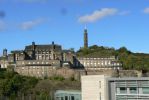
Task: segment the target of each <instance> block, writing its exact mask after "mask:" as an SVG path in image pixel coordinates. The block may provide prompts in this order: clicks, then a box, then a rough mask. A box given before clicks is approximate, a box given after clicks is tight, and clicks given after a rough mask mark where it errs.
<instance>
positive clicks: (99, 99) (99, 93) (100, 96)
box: [99, 92, 101, 100]
mask: <svg viewBox="0 0 149 100" xmlns="http://www.w3.org/2000/svg"><path fill="white" fill-rule="evenodd" d="M99 100H101V92H100V93H99Z"/></svg>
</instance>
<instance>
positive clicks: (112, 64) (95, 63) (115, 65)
mask: <svg viewBox="0 0 149 100" xmlns="http://www.w3.org/2000/svg"><path fill="white" fill-rule="evenodd" d="M76 66H82V67H84V68H85V69H86V70H102V69H104V70H106V69H115V70H116V69H118V70H119V69H122V64H121V63H120V62H119V61H118V60H117V59H116V58H115V57H109V58H78V62H76Z"/></svg>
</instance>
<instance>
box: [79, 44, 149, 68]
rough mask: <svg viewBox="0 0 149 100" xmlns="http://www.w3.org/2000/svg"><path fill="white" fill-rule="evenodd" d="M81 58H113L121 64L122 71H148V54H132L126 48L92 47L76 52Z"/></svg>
mask: <svg viewBox="0 0 149 100" xmlns="http://www.w3.org/2000/svg"><path fill="white" fill-rule="evenodd" d="M77 55H78V56H81V57H109V56H115V57H117V58H119V60H120V61H121V62H122V64H123V68H124V69H136V70H142V71H149V54H144V53H133V52H131V51H129V50H128V49H127V48H126V47H121V48H119V49H115V48H109V47H103V46H97V45H93V46H90V47H89V48H82V49H80V50H78V51H77Z"/></svg>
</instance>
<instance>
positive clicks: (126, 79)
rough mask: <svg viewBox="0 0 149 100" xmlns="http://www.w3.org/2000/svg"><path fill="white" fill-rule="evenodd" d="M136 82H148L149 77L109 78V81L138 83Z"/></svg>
mask: <svg viewBox="0 0 149 100" xmlns="http://www.w3.org/2000/svg"><path fill="white" fill-rule="evenodd" d="M136 80H140V81H141V80H147V81H149V77H118V78H108V81H136Z"/></svg>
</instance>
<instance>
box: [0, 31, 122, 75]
mask: <svg viewBox="0 0 149 100" xmlns="http://www.w3.org/2000/svg"><path fill="white" fill-rule="evenodd" d="M84 49H88V33H87V29H85V30H84ZM8 66H14V70H15V71H16V72H18V73H19V74H22V75H27V76H36V77H49V76H51V74H52V75H57V74H58V75H59V74H60V75H64V76H67V75H66V74H69V75H72V74H75V73H80V74H79V76H80V75H82V74H83V75H84V74H88V73H89V74H95V71H99V72H97V74H99V73H101V72H100V70H115V71H116V70H119V69H121V68H122V64H121V63H120V62H119V61H118V59H116V58H115V57H109V58H100V57H98V58H84V57H83V58H80V57H77V56H76V53H75V52H74V50H64V49H62V46H61V45H58V44H55V43H54V42H52V43H51V44H42V45H39V44H36V43H35V42H32V44H31V45H27V46H25V49H24V50H13V51H11V53H10V54H7V49H4V50H3V56H2V57H0V67H1V68H7V67H8ZM61 68H62V71H60V69H61ZM66 69H67V70H66ZM71 72H72V73H71ZM82 72H83V73H82ZM69 75H68V76H69ZM70 77H71V76H70Z"/></svg>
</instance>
